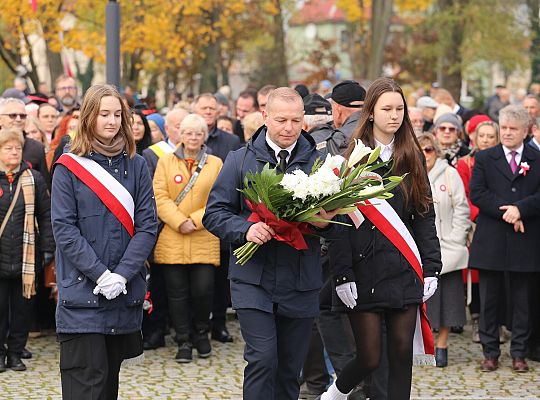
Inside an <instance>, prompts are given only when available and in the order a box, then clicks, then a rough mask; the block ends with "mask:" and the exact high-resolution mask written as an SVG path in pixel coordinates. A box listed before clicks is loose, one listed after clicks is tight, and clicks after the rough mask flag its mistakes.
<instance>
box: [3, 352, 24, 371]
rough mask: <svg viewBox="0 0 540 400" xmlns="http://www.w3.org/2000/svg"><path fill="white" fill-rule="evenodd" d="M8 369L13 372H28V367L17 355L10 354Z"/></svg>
mask: <svg viewBox="0 0 540 400" xmlns="http://www.w3.org/2000/svg"><path fill="white" fill-rule="evenodd" d="M6 367H7V368H9V369H11V370H13V371H26V365H24V363H23V362H22V361H21V357H20V356H19V355H16V354H8V356H7V363H6Z"/></svg>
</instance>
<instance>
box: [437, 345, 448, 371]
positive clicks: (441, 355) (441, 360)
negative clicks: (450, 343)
mask: <svg viewBox="0 0 540 400" xmlns="http://www.w3.org/2000/svg"><path fill="white" fill-rule="evenodd" d="M435 364H436V365H437V367H440V368H444V367H447V366H448V349H440V348H435Z"/></svg>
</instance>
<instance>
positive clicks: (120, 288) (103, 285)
mask: <svg viewBox="0 0 540 400" xmlns="http://www.w3.org/2000/svg"><path fill="white" fill-rule="evenodd" d="M96 283H97V286H96V287H95V288H94V294H95V295H98V294H100V293H101V294H102V295H103V296H105V297H106V298H107V300H112V299H114V298H116V297H118V295H119V294H120V293H124V294H127V290H126V283H127V279H126V278H124V277H123V276H122V275H119V274H115V273H114V272H111V271H109V270H106V271H105V272H104V273H103V274H102V275H101V276H100V277H99V278H98V280H97V282H96Z"/></svg>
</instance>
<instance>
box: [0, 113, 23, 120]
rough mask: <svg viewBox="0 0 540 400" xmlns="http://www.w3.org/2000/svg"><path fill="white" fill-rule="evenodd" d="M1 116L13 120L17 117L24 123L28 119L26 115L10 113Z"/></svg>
mask: <svg viewBox="0 0 540 400" xmlns="http://www.w3.org/2000/svg"><path fill="white" fill-rule="evenodd" d="M1 115H7V116H8V117H9V118H11V119H17V117H19V118H20V119H22V120H23V121H24V120H25V119H26V117H27V115H26V114H19V113H8V114H1Z"/></svg>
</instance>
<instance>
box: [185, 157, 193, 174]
mask: <svg viewBox="0 0 540 400" xmlns="http://www.w3.org/2000/svg"><path fill="white" fill-rule="evenodd" d="M184 161H185V162H186V167H187V170H188V172H189V176H191V169H192V168H193V164H195V160H194V159H193V158H185V159H184Z"/></svg>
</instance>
